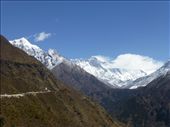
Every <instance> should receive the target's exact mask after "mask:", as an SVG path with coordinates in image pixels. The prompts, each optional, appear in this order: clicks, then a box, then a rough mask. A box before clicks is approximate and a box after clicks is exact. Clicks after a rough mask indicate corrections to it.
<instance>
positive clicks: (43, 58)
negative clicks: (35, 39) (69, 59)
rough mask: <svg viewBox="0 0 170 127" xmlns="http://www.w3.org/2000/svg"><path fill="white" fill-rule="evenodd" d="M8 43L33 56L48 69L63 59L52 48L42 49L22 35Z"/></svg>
mask: <svg viewBox="0 0 170 127" xmlns="http://www.w3.org/2000/svg"><path fill="white" fill-rule="evenodd" d="M10 43H11V44H12V45H14V46H15V47H18V48H20V49H22V50H23V51H25V52H26V53H27V54H28V55H30V56H33V57H35V58H36V59H37V60H39V61H40V62H41V63H43V64H44V65H45V66H46V67H47V68H49V69H52V68H54V67H55V66H56V65H58V64H60V63H62V62H63V60H64V59H65V58H64V57H62V56H60V55H59V54H58V53H57V52H56V51H55V50H53V49H49V50H48V51H47V52H45V51H43V50H42V49H41V48H40V47H38V46H37V45H34V44H31V43H30V42H29V41H28V40H27V39H26V38H24V37H23V38H20V39H16V40H13V41H10Z"/></svg>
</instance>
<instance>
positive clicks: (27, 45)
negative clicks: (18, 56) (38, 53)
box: [10, 37, 42, 50]
mask: <svg viewBox="0 0 170 127" xmlns="http://www.w3.org/2000/svg"><path fill="white" fill-rule="evenodd" d="M10 43H12V44H13V45H15V46H17V47H19V46H20V47H21V46H23V47H24V48H27V49H34V50H42V49H40V48H39V47H38V46H37V45H33V44H31V43H30V42H29V41H28V40H27V39H26V38H24V37H22V38H20V39H16V40H13V41H10Z"/></svg>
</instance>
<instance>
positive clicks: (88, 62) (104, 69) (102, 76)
mask: <svg viewBox="0 0 170 127" xmlns="http://www.w3.org/2000/svg"><path fill="white" fill-rule="evenodd" d="M72 61H73V62H74V63H76V64H77V65H79V66H80V67H82V68H83V69H84V70H86V71H87V72H89V73H90V74H92V75H94V76H96V77H97V78H98V79H99V80H101V81H103V82H105V83H106V84H108V85H111V86H113V87H116V88H120V87H121V88H122V87H124V86H126V84H128V83H129V82H132V81H134V80H136V79H138V78H140V77H143V76H146V75H148V74H150V73H151V72H154V71H155V70H156V69H158V68H159V67H160V66H161V65H162V63H161V62H159V61H155V60H153V59H152V58H149V57H146V56H140V55H136V54H122V55H119V56H118V57H116V58H115V59H111V58H109V57H105V56H99V55H98V56H92V57H90V58H89V59H72Z"/></svg>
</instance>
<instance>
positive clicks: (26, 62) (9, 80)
mask: <svg viewBox="0 0 170 127" xmlns="http://www.w3.org/2000/svg"><path fill="white" fill-rule="evenodd" d="M0 46H1V47H0V48H1V57H0V61H1V70H0V74H1V95H0V98H1V115H0V122H1V123H0V124H1V126H4V127H11V126H12V127H17V126H22V127H32V126H36V127H68V126H69V127H87V126H88V127H94V126H95V127H103V126H105V127H119V124H118V122H113V121H112V119H111V118H110V117H109V116H108V115H107V114H106V113H105V111H104V110H103V109H102V108H101V107H100V106H99V105H97V104H95V103H93V102H91V101H90V100H89V99H88V98H87V97H84V96H82V95H81V94H80V93H78V92H76V91H74V90H72V89H68V88H66V87H64V85H63V84H62V83H61V82H60V81H58V80H56V79H55V78H54V76H53V75H52V74H51V73H50V72H49V71H48V69H46V68H44V66H43V65H42V64H41V63H39V62H38V61H37V60H35V59H34V58H33V57H30V56H28V55H27V54H25V53H24V52H23V51H21V50H19V49H18V48H15V47H13V46H12V45H10V44H9V42H8V41H7V40H6V39H5V38H4V37H2V36H1V42H0Z"/></svg>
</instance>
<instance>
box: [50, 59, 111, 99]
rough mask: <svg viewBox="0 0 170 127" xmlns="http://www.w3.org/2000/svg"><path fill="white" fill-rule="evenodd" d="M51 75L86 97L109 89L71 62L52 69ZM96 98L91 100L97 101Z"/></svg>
mask: <svg viewBox="0 0 170 127" xmlns="http://www.w3.org/2000/svg"><path fill="white" fill-rule="evenodd" d="M52 73H53V74H54V75H55V76H56V78H58V79H60V80H61V81H63V82H64V83H65V84H67V85H69V86H70V87H74V88H75V89H78V90H80V91H81V92H83V93H84V94H86V95H88V96H92V95H94V93H96V92H97V93H102V92H103V91H107V90H109V89H110V87H109V86H107V85H106V84H104V83H102V82H101V81H99V80H98V79H97V78H96V77H94V76H93V75H91V74H89V73H87V72H86V71H84V70H83V69H82V68H80V67H79V66H77V65H76V64H74V63H71V62H70V63H68V62H63V63H61V64H59V65H58V66H56V67H54V68H53V69H52ZM97 97H98V96H95V97H93V99H94V98H96V100H98V98H97Z"/></svg>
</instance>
